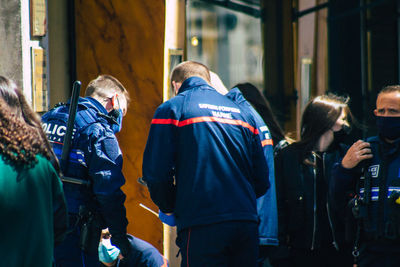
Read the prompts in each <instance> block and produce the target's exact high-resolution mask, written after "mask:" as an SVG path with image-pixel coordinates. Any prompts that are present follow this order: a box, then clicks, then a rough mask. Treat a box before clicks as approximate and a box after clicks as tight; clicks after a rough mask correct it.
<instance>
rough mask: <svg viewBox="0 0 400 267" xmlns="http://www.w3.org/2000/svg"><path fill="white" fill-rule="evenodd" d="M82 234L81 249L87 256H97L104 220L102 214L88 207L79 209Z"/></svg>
mask: <svg viewBox="0 0 400 267" xmlns="http://www.w3.org/2000/svg"><path fill="white" fill-rule="evenodd" d="M79 217H80V226H81V233H80V239H79V247H80V248H81V249H82V250H83V251H84V252H85V253H87V254H92V255H93V254H97V251H98V246H99V242H100V235H101V230H102V229H103V225H104V224H103V220H102V218H101V216H100V214H99V213H98V212H96V211H93V210H90V209H88V208H86V207H81V208H80V209H79Z"/></svg>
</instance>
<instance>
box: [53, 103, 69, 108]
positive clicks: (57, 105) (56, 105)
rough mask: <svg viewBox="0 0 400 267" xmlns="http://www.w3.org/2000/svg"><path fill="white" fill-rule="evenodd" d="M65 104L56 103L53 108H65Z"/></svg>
mask: <svg viewBox="0 0 400 267" xmlns="http://www.w3.org/2000/svg"><path fill="white" fill-rule="evenodd" d="M66 104H67V103H65V102H58V103H57V104H55V105H54V108H58V107H61V106H65V105H66Z"/></svg>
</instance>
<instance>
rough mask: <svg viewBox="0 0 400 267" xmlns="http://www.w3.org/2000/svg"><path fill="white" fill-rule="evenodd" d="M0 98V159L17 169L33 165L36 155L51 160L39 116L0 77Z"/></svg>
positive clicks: (19, 94)
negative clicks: (17, 167)
mask: <svg viewBox="0 0 400 267" xmlns="http://www.w3.org/2000/svg"><path fill="white" fill-rule="evenodd" d="M0 96H1V97H0V154H1V155H2V156H3V159H4V160H5V161H7V162H10V163H13V164H15V165H18V166H31V165H32V164H34V163H35V162H36V161H37V160H36V155H37V154H41V155H43V156H44V157H46V158H47V159H51V158H52V157H55V156H54V154H53V153H52V150H51V149H50V144H49V143H48V141H47V139H46V136H45V134H44V132H43V129H42V127H41V125H40V118H39V116H38V115H37V114H36V113H35V112H34V111H33V110H32V109H31V107H30V106H29V104H28V102H27V101H26V99H25V97H24V95H23V93H22V91H21V89H19V88H18V87H17V85H16V84H15V82H13V81H12V80H10V79H8V78H6V77H3V76H0ZM56 163H57V161H56ZM53 166H54V165H53ZM55 167H57V166H55Z"/></svg>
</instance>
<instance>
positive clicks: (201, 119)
mask: <svg viewBox="0 0 400 267" xmlns="http://www.w3.org/2000/svg"><path fill="white" fill-rule="evenodd" d="M200 122H219V123H223V124H231V125H240V126H243V127H244V128H247V129H249V130H250V131H251V132H252V133H254V134H258V130H257V129H256V128H254V127H253V126H251V125H250V124H248V123H247V122H244V121H241V120H233V119H225V118H218V117H207V116H204V117H196V118H191V119H187V120H184V121H178V120H174V119H153V120H152V121H151V124H172V125H175V126H178V127H183V126H187V125H190V124H195V123H200Z"/></svg>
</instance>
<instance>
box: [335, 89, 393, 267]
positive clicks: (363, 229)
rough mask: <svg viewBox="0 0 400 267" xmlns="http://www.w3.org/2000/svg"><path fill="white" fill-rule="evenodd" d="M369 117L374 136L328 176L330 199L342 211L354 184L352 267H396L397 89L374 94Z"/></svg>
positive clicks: (352, 149)
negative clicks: (355, 266) (373, 124)
mask: <svg viewBox="0 0 400 267" xmlns="http://www.w3.org/2000/svg"><path fill="white" fill-rule="evenodd" d="M374 114H375V116H376V120H377V129H378V133H379V135H378V136H376V137H371V138H368V139H367V140H366V142H364V141H362V140H359V141H357V142H356V143H354V144H353V146H351V147H350V149H349V150H348V152H347V153H346V155H345V156H344V158H343V159H342V161H341V163H339V164H337V165H336V166H335V168H334V170H333V176H334V179H332V183H331V185H330V191H331V192H330V195H331V197H332V198H333V199H334V201H335V202H336V204H337V207H338V208H340V207H343V196H344V195H345V194H346V191H348V190H349V189H351V188H352V187H353V186H354V184H356V197H355V198H354V199H353V200H352V201H351V202H350V203H351V209H352V213H353V215H354V217H355V218H356V219H357V224H358V226H357V229H356V230H355V231H354V232H355V233H356V234H355V237H354V239H355V247H354V248H355V249H354V251H353V254H354V256H355V257H356V260H357V264H358V266H360V267H365V266H399V265H400V86H398V85H396V86H387V87H385V88H384V89H383V90H382V91H381V92H380V93H379V94H378V98H377V101H376V109H375V110H374Z"/></svg>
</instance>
